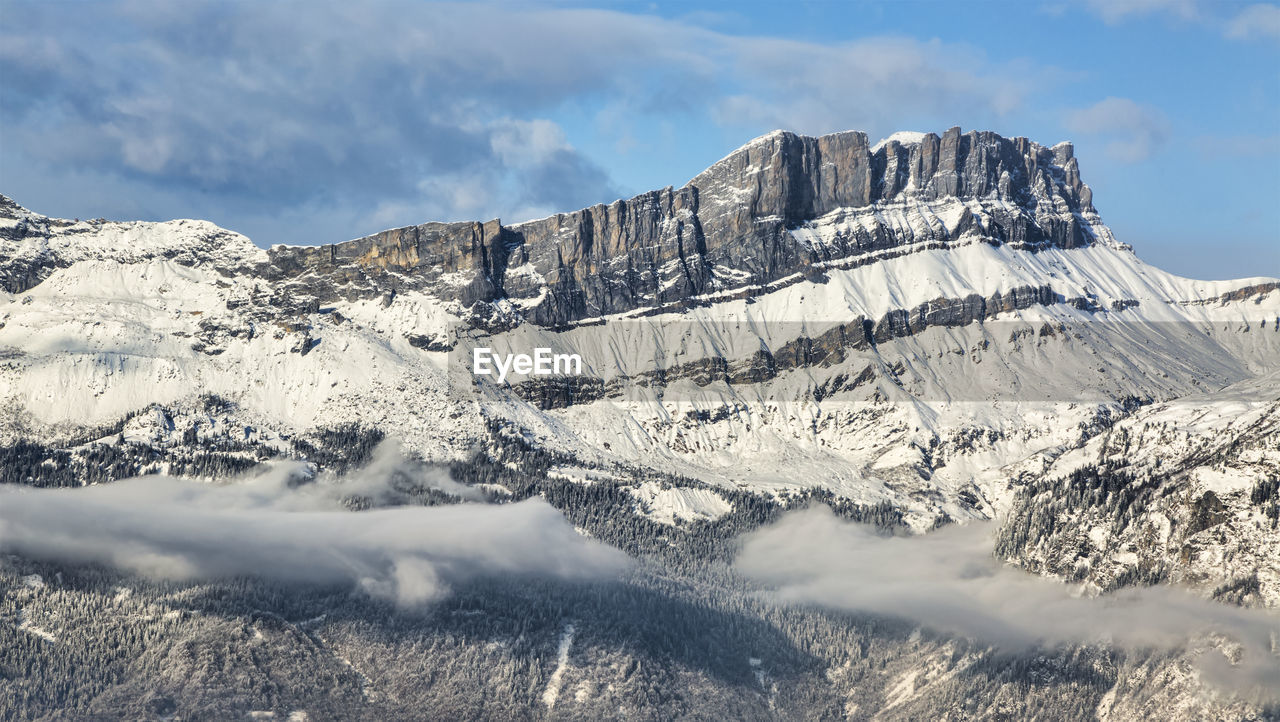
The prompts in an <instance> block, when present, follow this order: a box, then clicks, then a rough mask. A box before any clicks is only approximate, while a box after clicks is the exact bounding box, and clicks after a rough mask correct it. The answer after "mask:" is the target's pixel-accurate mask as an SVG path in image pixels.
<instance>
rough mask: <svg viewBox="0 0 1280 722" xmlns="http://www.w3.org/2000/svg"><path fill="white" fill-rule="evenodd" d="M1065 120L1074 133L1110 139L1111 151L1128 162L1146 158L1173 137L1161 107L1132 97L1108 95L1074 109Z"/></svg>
mask: <svg viewBox="0 0 1280 722" xmlns="http://www.w3.org/2000/svg"><path fill="white" fill-rule="evenodd" d="M1065 124H1066V127H1067V128H1068V129H1069V130H1071V131H1072V132H1074V133H1086V134H1089V135H1097V136H1100V137H1102V138H1104V139H1107V140H1108V143H1107V153H1108V155H1110V156H1111V157H1113V158H1115V159H1117V160H1120V161H1122V162H1126V163H1136V162H1139V161H1142V160H1146V159H1147V158H1149V157H1151V155H1152V154H1153V153H1155V152H1156V151H1157V150H1159V149H1160V148H1161V147H1162V146H1163V145H1164V143H1165V141H1166V140H1168V138H1169V120H1168V118H1167V117H1166V116H1165V114H1164V113H1163V112H1162V111H1161V110H1160V109H1159V108H1156V107H1153V106H1150V105H1143V104H1140V103H1137V102H1134V101H1133V100H1130V99H1128V98H1106V99H1105V100H1101V101H1099V102H1097V103H1095V104H1094V105H1092V106H1089V107H1088V108H1083V109H1080V110H1075V111H1072V112H1070V113H1069V114H1068V115H1067V118H1066V121H1065Z"/></svg>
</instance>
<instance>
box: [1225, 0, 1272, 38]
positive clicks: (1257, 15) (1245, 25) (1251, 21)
mask: <svg viewBox="0 0 1280 722" xmlns="http://www.w3.org/2000/svg"><path fill="white" fill-rule="evenodd" d="M1223 33H1224V34H1225V35H1226V36H1227V37H1229V38H1241V39H1246V40H1253V39H1257V40H1269V39H1276V38H1280V6H1276V5H1271V4H1268V3H1257V4H1255V5H1250V6H1248V7H1246V8H1244V9H1243V10H1241V11H1240V12H1239V13H1238V14H1237V15H1236V16H1235V17H1233V18H1231V19H1230V20H1228V21H1227V25H1226V28H1225V29H1224V30H1223Z"/></svg>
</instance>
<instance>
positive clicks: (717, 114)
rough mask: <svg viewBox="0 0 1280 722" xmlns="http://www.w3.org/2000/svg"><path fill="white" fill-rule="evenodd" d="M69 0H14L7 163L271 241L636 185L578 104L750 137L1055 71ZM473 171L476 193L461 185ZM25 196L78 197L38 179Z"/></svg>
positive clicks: (733, 41)
mask: <svg viewBox="0 0 1280 722" xmlns="http://www.w3.org/2000/svg"><path fill="white" fill-rule="evenodd" d="M69 8H70V6H68V5H65V4H61V3H46V4H32V5H18V6H15V7H13V8H12V9H7V10H6V14H7V15H11V16H12V17H10V18H8V19H9V22H8V23H6V24H5V27H6V29H7V30H3V31H0V75H2V76H3V77H4V78H5V83H4V84H3V87H0V91H4V92H6V93H8V95H6V99H7V100H12V102H5V103H0V127H2V129H3V131H4V133H5V135H6V140H7V141H9V145H10V146H11V147H12V148H16V149H18V152H16V153H13V152H11V153H10V154H8V155H6V156H4V157H0V160H4V161H5V162H6V163H9V164H10V165H7V166H6V167H5V168H3V169H0V172H3V173H4V174H5V175H6V176H8V177H15V178H21V179H29V180H26V181H24V183H26V184H27V185H29V186H30V187H31V188H34V189H37V190H38V191H39V192H41V193H43V194H44V195H46V196H47V197H49V198H50V199H52V200H51V201H50V202H51V203H56V204H65V203H67V201H66V200H65V199H66V198H67V197H68V195H67V193H66V190H67V189H70V188H74V187H78V185H80V184H83V183H90V182H92V183H94V184H97V185H101V186H104V187H107V188H110V189H111V190H110V191H109V192H106V193H103V194H98V195H99V197H102V198H106V199H114V201H111V200H107V201H105V202H104V205H108V204H111V203H112V202H113V203H114V208H103V207H101V206H99V207H95V208H93V209H82V208H75V209H74V210H73V211H72V213H64V214H65V215H72V214H74V215H81V216H83V215H88V214H92V215H103V216H108V217H128V216H129V215H131V214H132V213H133V212H134V211H133V209H135V208H137V207H139V206H141V207H143V208H146V209H148V210H149V211H150V212H149V213H148V216H149V217H151V216H160V217H166V216H168V217H172V216H192V215H195V216H201V217H213V219H214V220H216V221H219V222H221V223H223V224H224V225H228V226H230V227H233V228H236V229H237V230H241V231H245V232H248V233H249V234H250V235H251V236H258V235H260V233H261V234H265V235H266V236H267V237H263V238H256V240H259V241H260V242H263V241H272V242H274V241H295V242H296V241H310V242H324V241H335V240H342V239H345V238H349V237H354V236H357V235H363V234H365V233H368V232H371V231H372V230H375V228H370V227H367V226H361V225H360V224H361V223H363V222H364V221H365V220H366V219H367V218H368V217H369V216H370V215H371V214H372V215H374V216H376V218H377V219H378V221H379V223H378V225H377V227H383V226H387V225H406V224H409V223H419V222H424V221H428V220H464V219H474V218H489V217H494V216H503V217H507V216H509V215H511V214H512V213H519V212H522V211H524V210H526V209H551V210H561V211H569V210H576V209H577V208H580V207H583V206H586V205H589V204H591V203H596V202H607V201H610V200H613V199H614V198H616V197H618V196H620V195H623V193H622V192H621V191H619V190H618V189H617V188H616V187H615V186H614V184H613V183H611V181H610V178H609V175H608V174H607V173H606V172H605V171H604V170H603V169H602V168H600V167H599V166H598V165H597V164H596V163H594V162H592V160H591V159H589V158H587V157H585V156H584V155H583V154H582V153H581V152H579V151H578V150H577V149H576V148H574V147H573V146H572V145H571V144H570V143H569V142H568V141H567V139H566V137H565V133H564V131H563V129H561V128H560V127H558V126H557V125H556V124H555V123H554V122H553V121H552V120H550V119H549V116H551V115H553V114H554V113H555V112H558V111H563V110H564V108H566V107H582V108H585V109H587V110H588V112H593V113H594V112H598V114H599V117H600V118H608V117H610V115H611V114H612V117H614V118H617V119H618V120H616V121H614V122H612V126H613V128H612V132H616V135H617V138H618V139H619V141H621V142H622V143H623V145H624V146H625V145H626V141H625V139H626V138H627V137H628V134H629V133H631V132H632V130H633V126H632V124H633V123H635V124H637V125H638V124H646V125H661V123H662V122H663V121H664V120H670V119H671V118H676V119H679V118H680V117H681V116H682V115H689V116H693V117H696V118H697V121H696V122H697V123H703V122H706V121H707V120H708V119H710V120H712V121H718V122H719V123H721V124H722V125H724V126H725V127H728V128H731V129H733V130H734V133H735V134H738V133H739V132H740V133H741V134H742V135H743V136H744V137H743V140H745V139H746V137H747V134H748V133H754V132H756V131H758V130H761V128H762V127H766V126H784V127H787V128H790V129H792V130H796V131H799V132H806V133H818V132H827V131H833V130H845V129H850V128H856V129H862V130H866V131H868V132H869V133H870V134H871V135H873V136H879V135H884V134H887V133H888V132H891V131H893V130H898V129H899V127H900V126H903V125H910V126H913V127H914V126H921V127H923V126H929V127H939V128H942V127H949V126H951V125H954V124H956V123H960V124H966V125H968V126H969V127H974V126H980V125H988V124H990V123H992V121H994V120H997V119H999V118H1000V117H1003V116H1004V115H1005V114H1007V113H1009V112H1010V111H1011V110H1013V109H1016V108H1018V107H1021V105H1022V104H1023V103H1024V102H1025V98H1026V97H1027V96H1028V94H1030V93H1032V92H1033V91H1036V90H1037V89H1038V88H1043V87H1044V85H1045V83H1044V82H1043V81H1044V79H1045V77H1046V72H1047V71H1045V70H1044V69H1043V68H1040V67H1038V66H1032V65H1024V66H1021V67H1017V66H1014V67H1008V66H1005V65H997V64H995V63H992V62H989V61H988V60H987V59H986V56H985V55H984V53H982V52H981V51H980V50H978V49H976V48H975V47H973V46H970V45H965V44H948V43H942V42H938V41H918V40H913V39H910V38H901V37H871V38H863V39H859V40H856V41H853V42H849V43H842V44H828V43H820V42H802V41H795V40H785V39H780V38H776V37H767V36H745V35H737V34H731V33H728V32H723V31H719V30H713V29H708V28H706V27H703V26H699V25H697V24H695V23H694V22H692V21H689V20H688V19H677V20H671V19H664V18H661V17H658V16H656V15H650V14H642V13H641V14H632V13H626V12H620V11H613V10H593V9H583V8H574V7H557V6H536V5H506V4H504V5H488V4H450V3H417V2H400V1H393V2H379V3H367V4H360V5H359V6H358V7H357V6H355V5H351V4H349V3H339V2H318V3H308V4H307V5H306V11H305V12H300V11H299V7H298V6H297V5H295V4H292V3H266V4H232V5H228V4H225V3H216V2H188V3H184V4H183V6H182V9H181V11H180V12H178V11H175V10H174V9H173V8H172V7H171V6H170V5H169V4H168V3H163V2H154V1H153V0H132V1H131V2H127V3H100V4H92V5H78V6H76V7H75V9H74V11H69ZM19 28H21V30H20V31H19V30H18V29H19ZM33 38H41V39H40V40H35V39H33ZM19 98H21V99H23V100H22V101H21V102H19V101H18V100H17V99H19ZM601 107H603V108H604V110H600V108H601ZM677 122H679V121H678V120H677ZM739 129H740V130H739ZM18 169H21V172H18ZM72 176H75V177H77V178H78V179H79V181H80V182H81V183H76V182H71V180H72V179H71V177H72ZM459 179H462V181H463V182H464V183H465V184H466V185H467V188H463V189H460V191H459V192H458V193H446V192H443V190H442V189H443V188H444V187H445V186H447V185H450V184H453V183H455V182H458V181H459ZM677 180H679V179H676V178H673V179H672V181H677ZM424 188H426V189H430V191H429V192H424V191H423V190H422V189H424ZM477 188H485V189H488V190H487V192H477V190H476V189H477ZM58 189H61V191H60V190H58ZM5 190H6V192H8V193H10V194H12V195H14V196H16V197H17V199H18V200H20V201H22V202H24V203H26V204H27V205H28V206H30V207H32V208H35V209H37V210H41V211H43V212H50V213H60V212H61V211H60V209H59V208H58V207H45V206H44V205H43V199H41V198H31V197H28V196H27V192H26V189H25V188H23V187H22V186H21V185H20V186H18V187H10V188H6V189H5ZM633 190H637V191H640V190H647V189H645V188H641V189H633ZM425 212H430V213H431V215H429V216H423V215H420V214H421V213H425ZM259 229H262V230H261V231H260V230H259ZM285 234H287V235H285ZM282 235H285V237H281V236H282ZM272 236H274V237H272Z"/></svg>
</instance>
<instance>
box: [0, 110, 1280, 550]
mask: <svg viewBox="0 0 1280 722" xmlns="http://www.w3.org/2000/svg"><path fill="white" fill-rule="evenodd" d="M0 216H3V217H2V218H0V278H3V279H4V285H5V288H6V294H5V296H4V297H3V299H0V323H2V324H3V326H0V404H2V405H3V407H4V408H5V409H6V411H7V414H6V417H7V418H8V419H9V421H7V422H6V423H4V424H3V425H0V434H2V435H3V438H5V439H6V440H7V441H8V442H10V443H12V442H14V441H17V440H18V439H22V438H34V439H47V440H58V439H63V440H76V439H81V438H82V437H85V435H86V434H90V436H92V433H91V432H94V431H95V430H102V429H114V428H115V427H116V426H118V425H119V424H120V423H121V422H122V420H123V419H125V418H126V417H130V416H131V415H134V414H137V413H138V412H139V411H141V410H144V409H147V408H148V407H150V406H151V405H153V404H159V405H162V406H166V407H171V409H180V408H197V407H199V406H200V404H198V403H196V400H197V399H199V398H201V397H202V396H206V395H215V396H217V397H219V398H222V399H225V400H227V401H229V402H231V403H233V404H235V405H236V407H237V409H238V411H237V414H238V415H237V419H238V420H239V421H242V422H243V423H244V424H245V425H247V426H250V427H253V429H254V431H253V432H252V433H253V434H256V435H257V436H262V435H263V434H266V435H268V436H271V435H274V436H290V435H295V434H299V433H301V434H306V433H308V432H310V431H314V430H316V429H319V428H325V427H334V426H338V425H342V424H350V423H355V424H360V425H363V426H366V427H375V428H377V429H378V430H380V431H382V432H383V433H386V434H389V435H392V436H395V437H397V438H399V439H401V440H402V441H403V443H404V444H405V445H406V447H407V449H409V450H410V451H412V452H413V453H415V454H417V455H420V456H423V457H426V458H439V459H448V458H459V457H461V456H463V455H466V454H467V453H470V451H471V449H472V448H473V447H474V446H475V444H477V443H479V442H480V441H481V440H482V439H483V438H484V436H485V434H486V433H487V432H486V429H487V426H488V424H489V423H490V422H491V421H494V420H500V421H502V423H508V424H511V425H513V426H514V427H515V428H518V429H520V430H521V433H524V434H525V435H526V436H527V438H529V439H530V440H531V441H532V442H533V443H536V444H538V445H540V446H543V447H545V448H547V449H550V450H555V451H557V452H560V453H565V454H569V455H571V456H574V457H578V458H580V459H581V460H582V461H583V462H584V463H588V464H596V465H601V464H602V465H609V464H619V463H620V464H629V465H640V466H651V467H655V468H662V469H665V470H669V471H674V472H678V473H681V474H684V475H687V476H690V477H694V478H699V479H703V480H706V481H709V482H712V483H715V484H721V485H726V486H728V487H730V488H734V487H744V488H748V489H756V490H763V491H768V492H770V493H780V492H783V491H786V490H791V491H799V490H803V489H805V488H812V487H819V488H827V489H830V490H832V491H833V492H835V493H836V494H838V495H840V496H843V497H847V498H849V499H852V500H856V501H858V502H861V503H867V504H875V503H879V502H883V501H888V502H891V503H893V504H894V505H896V506H899V507H901V508H903V509H904V510H905V511H906V512H907V514H908V519H909V520H910V521H911V523H912V524H914V525H917V526H919V527H921V528H927V527H928V526H929V525H931V524H933V523H936V520H937V519H939V518H946V517H952V518H955V517H966V516H977V517H989V516H992V515H994V514H995V513H997V512H998V511H1000V510H1002V509H1004V508H1006V506H1007V505H1008V504H1009V503H1011V500H1012V494H1013V490H1012V489H1011V488H1010V485H1009V476H1010V474H1009V469H1012V468H1018V469H1024V468H1027V467H1028V466H1035V465H1037V464H1039V465H1041V467H1042V468H1040V469H1039V470H1038V471H1039V472H1040V473H1047V472H1048V471H1049V466H1050V464H1049V461H1047V460H1051V459H1052V458H1054V457H1055V456H1056V455H1058V454H1060V453H1062V452H1063V451H1065V450H1066V449H1068V448H1071V447H1072V446H1075V445H1077V444H1080V443H1083V442H1084V441H1085V440H1087V439H1088V438H1089V437H1090V436H1092V435H1093V434H1095V433H1097V432H1098V431H1099V430H1101V429H1103V428H1105V427H1106V426H1107V425H1108V424H1109V423H1111V421H1112V420H1114V419H1115V418H1117V417H1118V416H1121V415H1123V414H1125V413H1127V412H1128V411H1129V410H1131V409H1132V408H1134V407H1135V406H1137V405H1142V404H1147V403H1151V402H1164V401H1168V400H1171V399H1176V398H1179V397H1182V396H1185V395H1187V394H1196V393H1200V394H1203V393H1206V392H1213V391H1214V390H1216V389H1218V388H1222V387H1225V386H1228V385H1231V384H1242V383H1246V382H1249V381H1250V380H1251V379H1263V380H1262V381H1259V382H1257V383H1255V384H1253V385H1245V386H1238V388H1247V389H1250V393H1252V394H1254V395H1255V396H1256V398H1257V400H1261V401H1265V400H1269V399H1273V398H1276V397H1280V390H1277V386H1276V384H1275V383H1274V382H1271V381H1267V380H1266V379H1274V378H1275V377H1274V375H1273V374H1272V372H1274V371H1275V370H1276V369H1277V368H1278V367H1280V362H1277V359H1280V282H1278V281H1276V280H1275V279H1268V278H1254V279H1242V280H1239V281H1219V282H1206V281H1194V280H1190V279H1184V278H1179V277H1176V276H1172V275H1170V274H1167V273H1164V272H1162V271H1160V270H1159V269H1156V268H1152V267H1150V266H1148V265H1146V264H1144V263H1142V262H1141V261H1140V260H1139V259H1138V258H1137V257H1136V256H1135V255H1134V253H1133V251H1132V250H1131V249H1130V248H1129V247H1128V246H1126V245H1124V244H1122V243H1120V242H1118V241H1117V240H1116V239H1115V238H1114V237H1113V236H1112V234H1111V232H1110V231H1109V230H1108V229H1107V228H1106V226H1105V225H1103V224H1102V221H1101V219H1100V217H1099V216H1098V213H1097V211H1096V210H1095V209H1094V208H1093V205H1092V193H1091V192H1090V190H1089V188H1088V186H1086V185H1084V184H1083V183H1082V182H1081V180H1080V174H1079V169H1078V164H1077V161H1076V159H1075V158H1074V156H1073V153H1072V149H1071V146H1070V145H1069V144H1059V145H1057V146H1054V147H1052V148H1045V147H1043V146H1040V145H1037V144H1035V143H1032V142H1030V141H1027V140H1026V139H1021V138H1015V139H1005V138H1001V137H1000V136H997V135H994V134H991V133H976V132H971V133H967V134H962V133H960V131H959V129H951V130H949V131H947V132H946V133H944V134H942V135H941V136H938V135H934V134H906V135H898V136H895V137H892V138H890V139H887V140H886V141H884V142H882V143H879V144H876V145H875V146H874V147H873V146H871V145H870V144H868V143H867V139H866V137H865V135H863V134H861V133H841V134H836V135H832V136H824V137H822V138H805V137H802V136H796V135H793V134H790V133H785V132H781V131H779V132H775V133H772V134H769V135H767V136H763V137H761V138H759V139H756V140H754V141H752V142H751V143H748V144H747V145H745V146H743V147H742V148H740V149H738V150H737V151H735V152H734V153H732V154H730V155H729V156H727V157H726V158H725V159H723V160H721V161H719V162H718V163H716V164H715V165H713V166H712V167H711V168H709V169H708V170H707V171H706V172H704V173H702V174H700V175H699V176H697V177H696V178H694V179H693V180H692V181H690V183H689V184H688V185H686V186H684V187H683V188H680V189H676V190H673V189H666V190H663V191H658V192H655V193H651V194H645V195H642V196H638V197H637V198H635V199H632V200H630V201H619V202H618V203H615V204H613V205H611V206H596V207H593V208H591V209H584V210H582V211H579V212H577V213H573V214H563V215H560V216H555V217H552V218H549V219H544V220H542V221H534V222H530V223H525V224H521V225H518V226H503V225H502V224H501V223H500V222H497V221H491V222H489V223H483V224H482V223H457V224H426V225H423V226H415V227H411V228H407V229H398V230H395V231H387V232H384V233H381V234H378V235H375V236H371V237H369V238H366V239H359V240H356V241H351V242H349V243H344V244H337V245H331V246H321V247H283V246H277V247H275V248H272V249H270V250H269V251H263V250H260V249H257V248H255V247H254V246H253V245H252V244H251V243H250V242H249V241H248V240H247V239H245V238H243V237H242V236H239V235H237V234H233V233H229V232H226V231H222V230H220V229H217V228H216V227H214V226H211V225H210V224H207V223H202V222H194V221H172V222H169V223H158V224H156V223H110V222H103V221H94V222H67V221H59V220H55V219H48V218H44V217H42V216H39V215H37V214H34V213H31V212H29V211H26V210H25V209H22V208H21V207H19V206H17V205H16V204H13V203H12V202H9V201H7V200H5V201H4V203H3V207H2V208H0ZM477 346H485V347H489V348H492V349H494V350H497V351H511V352H517V353H519V352H525V353H527V352H530V351H532V349H534V348H537V347H547V348H552V349H555V350H556V351H558V352H563V353H576V354H578V355H579V356H580V357H581V358H582V361H583V365H584V374H583V375H582V376H576V377H559V378H550V379H549V378H546V377H533V376H522V375H519V374H512V376H511V378H509V379H508V380H507V381H508V382H509V383H505V384H502V385H497V384H494V383H492V382H493V380H494V379H493V377H483V378H475V377H473V376H472V375H471V373H470V363H471V352H472V349H473V348H475V347H477ZM1268 374H1272V375H1268ZM1210 398H1212V397H1210ZM179 415H181V414H179ZM239 421H238V422H239ZM175 432H181V429H174V430H169V431H168V433H169V435H170V436H174V434H175ZM99 435H105V434H99ZM255 438H256V437H255ZM175 443H176V442H175Z"/></svg>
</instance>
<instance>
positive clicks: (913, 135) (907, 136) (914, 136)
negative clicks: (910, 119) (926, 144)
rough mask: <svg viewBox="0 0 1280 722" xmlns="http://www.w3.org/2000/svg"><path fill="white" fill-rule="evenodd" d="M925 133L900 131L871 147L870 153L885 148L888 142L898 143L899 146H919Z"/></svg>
mask: <svg viewBox="0 0 1280 722" xmlns="http://www.w3.org/2000/svg"><path fill="white" fill-rule="evenodd" d="M925 135H926V134H925V133H921V132H919V131H914V130H900V131H898V132H896V133H894V134H892V135H890V136H889V137H887V138H882V139H880V141H878V142H877V143H876V144H875V145H873V146H871V152H872V153H875V152H876V151H878V150H880V149H881V148H883V147H885V145H887V144H888V143H889V142H890V141H892V142H896V143H900V144H901V145H919V144H920V141H922V140H924V137H925Z"/></svg>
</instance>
